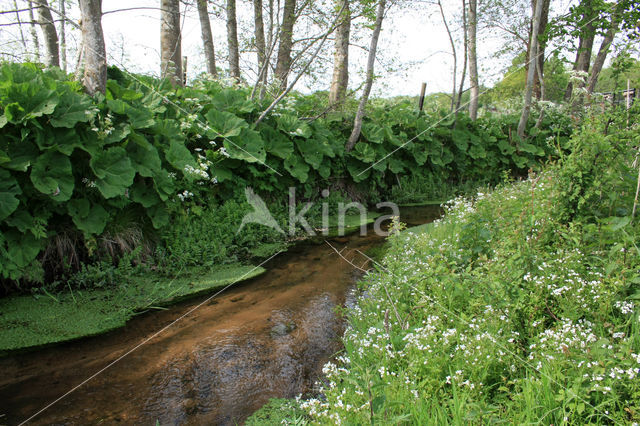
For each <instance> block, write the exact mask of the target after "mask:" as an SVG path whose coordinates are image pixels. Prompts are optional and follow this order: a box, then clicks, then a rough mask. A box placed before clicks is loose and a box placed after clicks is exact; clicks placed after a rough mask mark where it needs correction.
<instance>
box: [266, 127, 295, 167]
mask: <svg viewBox="0 0 640 426" xmlns="http://www.w3.org/2000/svg"><path fill="white" fill-rule="evenodd" d="M260 133H261V134H262V138H263V140H264V147H265V150H266V151H267V152H268V153H269V154H272V155H275V156H276V157H280V158H282V159H286V158H289V156H290V155H291V153H292V152H293V142H292V141H291V139H289V138H288V137H287V136H285V135H283V134H282V133H280V132H278V131H276V130H274V129H272V128H271V127H268V126H263V127H261V128H260Z"/></svg>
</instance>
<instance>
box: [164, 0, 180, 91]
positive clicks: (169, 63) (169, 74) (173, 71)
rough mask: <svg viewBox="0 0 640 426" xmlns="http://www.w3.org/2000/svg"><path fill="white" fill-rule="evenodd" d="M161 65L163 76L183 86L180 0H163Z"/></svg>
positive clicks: (175, 84)
mask: <svg viewBox="0 0 640 426" xmlns="http://www.w3.org/2000/svg"><path fill="white" fill-rule="evenodd" d="M161 8H162V11H161V13H160V19H161V24H160V66H161V75H162V77H163V78H168V79H169V80H171V84H173V85H174V86H182V81H183V74H182V49H181V44H182V37H181V35H180V0H161Z"/></svg>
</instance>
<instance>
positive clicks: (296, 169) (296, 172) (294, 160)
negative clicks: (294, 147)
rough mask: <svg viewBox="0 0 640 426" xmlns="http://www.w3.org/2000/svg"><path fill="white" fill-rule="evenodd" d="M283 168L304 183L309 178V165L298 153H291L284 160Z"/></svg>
mask: <svg viewBox="0 0 640 426" xmlns="http://www.w3.org/2000/svg"><path fill="white" fill-rule="evenodd" d="M284 168H285V169H287V171H288V172H289V173H290V174H291V176H293V177H294V178H296V179H298V181H300V182H301V183H305V182H306V181H307V179H308V178H309V166H308V165H307V163H305V162H304V161H303V160H302V158H301V157H300V156H299V155H296V154H292V155H291V156H289V158H287V159H286V160H285V161H284Z"/></svg>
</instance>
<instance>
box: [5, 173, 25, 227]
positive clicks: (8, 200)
mask: <svg viewBox="0 0 640 426" xmlns="http://www.w3.org/2000/svg"><path fill="white" fill-rule="evenodd" d="M21 193H22V190H21V189H20V186H19V185H18V182H17V181H16V180H15V179H14V178H13V176H11V174H10V173H9V172H8V171H6V170H2V169H0V220H3V219H4V218H6V217H8V216H9V215H10V214H11V213H13V212H14V211H15V210H16V209H17V208H18V205H19V204H20V201H19V200H18V198H17V196H18V195H20V194H21Z"/></svg>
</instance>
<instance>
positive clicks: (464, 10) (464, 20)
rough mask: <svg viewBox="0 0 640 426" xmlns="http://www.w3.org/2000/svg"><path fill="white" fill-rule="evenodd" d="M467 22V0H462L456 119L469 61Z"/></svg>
mask: <svg viewBox="0 0 640 426" xmlns="http://www.w3.org/2000/svg"><path fill="white" fill-rule="evenodd" d="M467 29H468V24H467V1H466V0H462V30H463V37H464V40H463V41H464V43H463V45H464V55H462V57H463V59H464V60H463V61H462V76H461V77H460V87H459V88H458V98H457V101H456V119H457V118H458V115H457V113H458V111H459V110H460V105H461V104H462V93H463V92H464V80H465V79H466V78H467V67H468V63H469V33H468V32H467Z"/></svg>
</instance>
